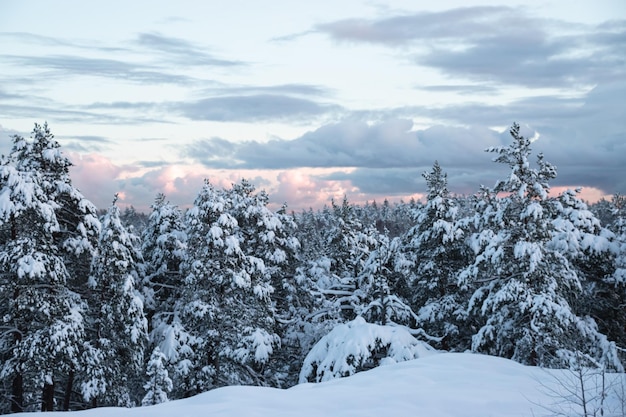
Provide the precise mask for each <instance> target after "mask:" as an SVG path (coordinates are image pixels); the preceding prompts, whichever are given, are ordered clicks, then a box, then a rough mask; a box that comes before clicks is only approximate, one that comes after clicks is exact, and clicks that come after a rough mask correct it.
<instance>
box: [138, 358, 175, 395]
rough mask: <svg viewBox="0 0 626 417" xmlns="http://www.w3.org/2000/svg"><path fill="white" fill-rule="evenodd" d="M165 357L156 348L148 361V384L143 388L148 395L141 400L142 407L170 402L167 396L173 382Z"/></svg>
mask: <svg viewBox="0 0 626 417" xmlns="http://www.w3.org/2000/svg"><path fill="white" fill-rule="evenodd" d="M166 361H167V359H166V357H165V355H164V354H163V353H162V352H161V350H160V349H159V347H158V346H157V347H155V348H154V350H153V351H152V354H151V355H150V360H149V361H148V366H147V371H146V375H147V376H148V382H146V384H145V385H144V386H143V387H144V389H145V390H146V395H145V396H144V397H143V400H141V405H142V406H147V405H156V404H161V403H164V402H167V401H169V399H168V398H167V394H169V393H170V392H171V391H172V388H173V385H172V380H171V379H170V377H169V374H168V372H167V369H166V366H165V362H166Z"/></svg>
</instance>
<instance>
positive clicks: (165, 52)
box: [136, 33, 243, 67]
mask: <svg viewBox="0 0 626 417" xmlns="http://www.w3.org/2000/svg"><path fill="white" fill-rule="evenodd" d="M136 43H137V44H138V45H139V46H141V47H143V48H147V49H150V50H152V51H155V52H158V53H159V54H161V56H163V57H165V58H166V59H167V60H168V61H170V62H174V63H178V64H184V65H201V66H221V67H231V66H235V65H242V64H243V63H242V62H239V61H230V60H225V59H219V58H215V57H214V56H213V55H211V54H209V53H208V52H207V51H205V49H204V48H202V47H200V46H198V45H195V44H193V43H191V42H189V41H186V40H184V39H180V38H174V37H170V36H164V35H161V34H159V33H141V34H139V36H138V37H137V40H136Z"/></svg>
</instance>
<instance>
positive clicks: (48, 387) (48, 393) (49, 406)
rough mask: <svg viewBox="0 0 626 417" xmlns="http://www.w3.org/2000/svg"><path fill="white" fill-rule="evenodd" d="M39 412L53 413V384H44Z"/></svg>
mask: <svg viewBox="0 0 626 417" xmlns="http://www.w3.org/2000/svg"><path fill="white" fill-rule="evenodd" d="M41 411H54V383H52V384H48V383H46V384H44V386H43V393H42V395H41Z"/></svg>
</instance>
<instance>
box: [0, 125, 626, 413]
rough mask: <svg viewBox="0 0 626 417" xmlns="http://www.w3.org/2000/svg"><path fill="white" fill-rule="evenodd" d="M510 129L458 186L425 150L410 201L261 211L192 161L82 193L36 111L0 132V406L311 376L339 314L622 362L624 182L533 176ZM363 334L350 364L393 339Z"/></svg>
mask: <svg viewBox="0 0 626 417" xmlns="http://www.w3.org/2000/svg"><path fill="white" fill-rule="evenodd" d="M510 134H511V143H510V144H509V145H507V146H501V147H493V148H489V149H487V151H488V152H490V153H492V154H493V155H494V156H495V159H494V161H495V163H498V164H503V165H505V166H507V167H508V168H509V173H508V174H507V175H506V176H505V177H504V178H502V179H501V180H500V181H498V182H497V183H496V184H495V186H494V187H493V188H487V187H480V188H477V191H476V193H475V194H474V195H471V196H454V195H451V194H450V193H449V191H448V184H447V176H446V173H445V170H444V169H443V168H442V167H441V166H440V165H439V164H438V163H437V162H436V161H435V162H434V164H433V166H432V169H431V170H430V171H428V172H425V173H424V174H423V177H424V181H425V183H426V187H427V197H426V201H425V202H418V201H409V202H402V203H397V204H390V203H389V202H387V201H384V202H372V203H368V204H366V205H361V206H359V205H354V204H351V203H350V202H349V201H347V199H345V198H344V200H343V201H341V202H337V201H333V202H331V203H330V204H329V206H327V207H325V208H323V209H321V210H315V211H314V210H312V209H311V210H308V211H303V212H300V213H293V212H289V211H288V209H287V208H286V207H284V208H282V209H280V210H278V211H272V210H270V209H269V208H268V195H267V194H266V193H265V192H264V191H262V190H257V189H256V188H255V187H254V186H253V185H252V184H251V183H250V182H248V181H246V180H242V181H241V182H239V183H236V184H233V185H232V187H231V188H217V187H215V186H213V185H212V184H211V182H210V180H206V181H205V184H204V186H203V187H202V188H201V189H200V190H198V194H197V197H196V199H195V201H194V202H193V205H192V207H191V208H189V209H187V210H184V211H183V210H181V209H180V208H178V207H177V206H175V205H172V204H170V203H169V202H168V201H167V197H166V196H164V195H158V196H156V198H155V202H154V204H153V205H152V211H151V212H150V213H145V214H144V213H138V212H137V211H136V210H134V209H133V208H127V209H125V210H123V211H122V210H120V209H119V208H118V205H117V202H116V201H114V202H113V204H112V205H111V206H110V207H109V208H108V209H106V210H103V211H98V210H97V209H96V207H95V206H94V205H93V204H92V203H91V202H90V201H88V200H87V199H86V198H85V197H84V196H83V195H82V194H81V192H80V191H79V190H77V189H76V188H75V187H74V186H73V185H72V181H71V178H70V175H69V167H70V166H71V162H70V161H69V160H68V159H67V158H66V157H65V156H64V155H63V153H62V152H61V148H60V145H59V143H58V142H57V141H56V140H55V139H54V137H53V135H52V133H51V132H50V129H49V127H48V126H47V124H44V125H35V128H34V130H33V132H32V135H31V137H30V138H28V139H25V138H23V137H20V136H14V137H13V147H12V151H11V153H10V154H9V155H8V156H6V157H2V162H1V164H0V270H1V271H2V273H1V275H0V310H1V311H0V317H2V321H1V323H0V401H1V403H0V412H2V413H9V412H17V411H36V410H41V411H51V410H76V409H84V408H92V407H100V406H128V407H131V406H139V405H149V404H157V403H160V402H163V401H167V400H171V399H178V398H185V397H190V396H192V395H195V394H198V393H201V392H205V391H207V390H210V389H213V388H216V387H221V386H226V385H242V384H243V385H259V386H271V387H283V388H286V387H290V386H293V385H295V384H297V383H298V382H306V381H311V382H315V381H319V380H321V379H322V377H323V374H324V373H326V375H327V376H328V373H331V372H333V369H326V368H323V366H322V364H321V363H317V362H315V361H309V362H308V366H307V367H303V363H305V360H306V357H307V354H308V353H309V352H311V350H312V349H313V348H314V346H315V345H316V343H318V342H319V341H320V339H322V338H323V337H324V336H325V335H328V334H329V332H331V331H332V330H333V329H334V328H337V326H339V325H342V324H346V323H351V322H355V321H358V323H364V322H366V323H371V324H376V325H379V326H385V327H389V328H394V329H398V328H402V329H404V330H406V331H408V332H409V333H410V334H411V335H412V336H413V337H414V338H416V339H417V340H421V341H424V342H426V343H428V344H430V345H431V346H432V347H434V348H436V349H441V350H446V351H459V352H461V351H472V352H477V353H483V354H488V355H495V356H500V357H504V358H509V359H513V360H515V361H517V362H520V363H522V364H526V365H533V366H541V367H549V368H567V367H570V366H572V365H573V364H575V363H578V364H580V363H581V361H582V362H583V363H584V366H590V367H598V368H601V369H605V370H608V371H618V372H623V371H624V359H625V358H626V357H625V356H624V348H625V347H626V309H625V308H624V306H625V305H626V216H625V214H626V198H624V197H623V196H620V195H616V196H614V197H613V199H612V200H611V201H606V200H602V201H599V202H597V203H595V204H592V205H589V204H586V203H585V202H583V201H582V200H581V199H580V198H579V196H578V193H577V191H575V190H569V191H566V192H564V193H562V194H560V195H558V196H551V195H549V190H550V181H551V180H553V179H554V178H555V177H556V174H557V171H556V167H554V166H553V165H552V164H550V163H549V162H548V161H547V160H545V159H544V156H543V155H541V154H539V155H535V156H533V154H532V149H531V141H530V140H529V139H528V138H526V137H524V136H522V135H521V134H520V131H519V126H518V125H517V124H514V125H513V126H512V127H511V129H510ZM531 159H532V163H531ZM368 349H369V350H368V352H367V354H365V355H361V356H358V355H352V354H349V355H347V356H346V358H345V361H346V362H347V363H348V364H349V365H350V366H351V367H352V368H351V369H353V370H354V371H355V372H358V371H359V370H364V369H369V368H371V367H373V366H377V365H378V364H379V363H380V361H381V360H382V359H383V358H385V357H387V356H389V355H390V352H389V351H390V345H389V343H387V342H385V340H383V339H381V338H380V337H378V336H372V343H371V344H369V345H368ZM335 371H336V370H335ZM351 372H352V371H351ZM346 375H347V373H344V374H341V373H339V374H335V373H334V374H333V376H334V377H341V376H346ZM326 379H327V378H326Z"/></svg>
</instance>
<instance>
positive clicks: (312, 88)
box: [204, 83, 330, 96]
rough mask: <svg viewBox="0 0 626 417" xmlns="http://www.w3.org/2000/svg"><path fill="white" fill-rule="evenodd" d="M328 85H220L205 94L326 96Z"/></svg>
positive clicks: (205, 91) (207, 90)
mask: <svg viewBox="0 0 626 417" xmlns="http://www.w3.org/2000/svg"><path fill="white" fill-rule="evenodd" d="M329 92H330V91H329V90H328V88H326V87H323V86H319V85H310V84H297V83H296V84H279V85H266V86H255V85H243V86H239V85H220V86H218V87H214V88H208V89H205V90H204V93H205V94H211V95H226V96H230V95H255V94H278V95H295V96H326V95H328V94H329Z"/></svg>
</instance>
